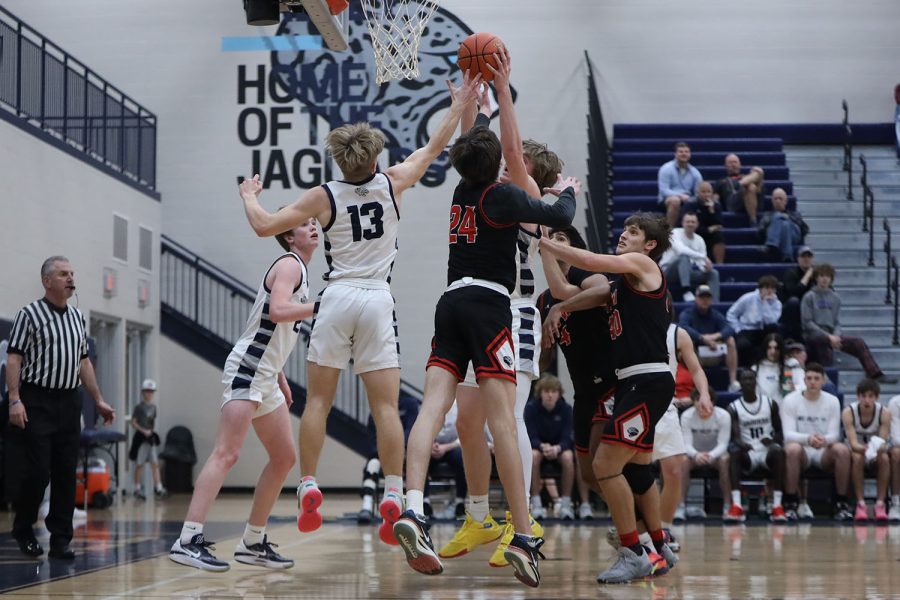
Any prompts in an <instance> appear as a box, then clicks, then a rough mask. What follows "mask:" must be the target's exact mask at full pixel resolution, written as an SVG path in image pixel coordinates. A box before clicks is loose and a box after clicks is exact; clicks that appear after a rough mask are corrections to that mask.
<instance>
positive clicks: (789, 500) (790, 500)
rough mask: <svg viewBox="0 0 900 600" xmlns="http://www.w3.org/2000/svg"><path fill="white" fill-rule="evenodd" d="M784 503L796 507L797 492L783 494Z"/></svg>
mask: <svg viewBox="0 0 900 600" xmlns="http://www.w3.org/2000/svg"><path fill="white" fill-rule="evenodd" d="M784 505H785V506H788V507H790V508H797V494H785V495H784Z"/></svg>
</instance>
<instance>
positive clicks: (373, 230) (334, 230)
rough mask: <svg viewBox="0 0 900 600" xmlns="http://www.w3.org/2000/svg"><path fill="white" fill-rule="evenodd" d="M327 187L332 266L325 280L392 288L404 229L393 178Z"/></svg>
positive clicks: (325, 228)
mask: <svg viewBox="0 0 900 600" xmlns="http://www.w3.org/2000/svg"><path fill="white" fill-rule="evenodd" d="M322 187H324V188H325V191H326V192H327V193H328V199H329V201H330V202H331V221H329V222H328V223H324V224H323V225H322V231H323V233H324V234H325V261H326V262H327V263H328V272H327V273H325V275H323V276H322V277H323V279H325V280H326V281H334V280H336V279H350V278H352V279H375V280H379V281H386V282H388V283H390V281H391V270H392V269H393V268H394V259H395V258H396V256H397V232H398V230H399V225H400V210H399V209H398V207H397V201H396V200H395V199H394V190H393V188H392V187H391V181H390V179H388V177H387V175H385V174H384V173H373V174H372V176H371V177H369V178H368V179H365V180H363V181H358V182H350V181H329V182H328V183H325V184H323V185H322Z"/></svg>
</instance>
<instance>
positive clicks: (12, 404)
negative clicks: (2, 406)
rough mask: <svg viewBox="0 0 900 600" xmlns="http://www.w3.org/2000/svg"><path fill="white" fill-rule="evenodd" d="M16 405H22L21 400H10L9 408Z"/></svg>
mask: <svg viewBox="0 0 900 600" xmlns="http://www.w3.org/2000/svg"><path fill="white" fill-rule="evenodd" d="M16 404H22V401H21V400H10V402H9V407H10V408H12V407H13V406H15V405H16Z"/></svg>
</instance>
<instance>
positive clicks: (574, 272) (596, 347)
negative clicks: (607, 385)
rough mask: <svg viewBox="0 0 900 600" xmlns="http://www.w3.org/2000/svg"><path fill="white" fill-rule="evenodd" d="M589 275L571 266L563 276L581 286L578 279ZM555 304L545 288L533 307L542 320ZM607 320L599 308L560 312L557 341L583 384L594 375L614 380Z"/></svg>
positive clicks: (568, 364)
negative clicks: (538, 311)
mask: <svg viewBox="0 0 900 600" xmlns="http://www.w3.org/2000/svg"><path fill="white" fill-rule="evenodd" d="M591 275H594V273H591V272H589V271H585V270H583V269H579V268H577V267H571V268H570V269H569V272H568V274H567V275H566V279H567V280H568V281H569V283H571V284H572V285H576V286H578V287H581V284H582V282H583V281H584V280H585V279H587V278H588V277H590V276H591ZM558 303H559V300H557V299H556V298H554V297H553V295H552V294H551V293H550V290H549V289H548V290H545V291H544V293H542V294H541V295H540V297H539V298H538V303H537V306H538V310H540V311H541V320H542V321H543V320H544V319H546V318H547V314H548V313H549V312H550V309H551V308H553V306H554V305H555V304H558ZM607 322H608V321H607V315H606V310H605V309H604V308H603V307H597V308H592V309H590V310H580V311H575V312H571V313H567V312H564V313H563V314H562V317H561V318H560V321H559V339H558V340H557V343H558V344H559V347H560V349H561V350H562V353H563V355H564V356H565V357H566V365H567V366H568V368H569V374H570V375H571V376H572V379H573V380H578V381H579V382H586V383H590V382H592V381H593V380H594V378H596V377H600V378H602V379H603V380H604V381H607V380H609V381H614V380H615V374H614V373H613V369H614V368H615V363H614V361H613V354H612V342H611V340H610V339H609V327H608V325H607Z"/></svg>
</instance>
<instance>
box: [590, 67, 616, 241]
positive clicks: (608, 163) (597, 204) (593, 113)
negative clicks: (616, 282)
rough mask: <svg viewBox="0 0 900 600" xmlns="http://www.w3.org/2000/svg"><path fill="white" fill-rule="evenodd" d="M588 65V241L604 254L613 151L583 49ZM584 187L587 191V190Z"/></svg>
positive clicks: (591, 68)
mask: <svg viewBox="0 0 900 600" xmlns="http://www.w3.org/2000/svg"><path fill="white" fill-rule="evenodd" d="M584 59H585V63H586V64H587V79H588V81H587V83H588V114H587V125H588V159H587V167H588V173H587V186H586V192H585V196H586V197H587V200H588V202H587V207H588V208H587V210H586V212H587V219H588V227H587V229H588V231H587V234H588V235H587V236H586V237H587V243H588V245H589V247H590V249H591V250H592V251H594V252H601V253H603V254H606V253H607V252H608V251H609V232H610V224H611V220H612V214H611V212H610V195H611V194H610V192H611V191H612V190H611V186H612V173H611V168H612V152H610V144H609V137H608V136H607V135H606V125H605V123H604V122H603V110H602V109H601V106H600V94H599V93H598V91H597V85H596V82H595V78H594V66H593V63H592V62H591V57H590V55H588V52H587V50H585V52H584ZM587 190H590V192H589V193H588V192H587Z"/></svg>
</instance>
